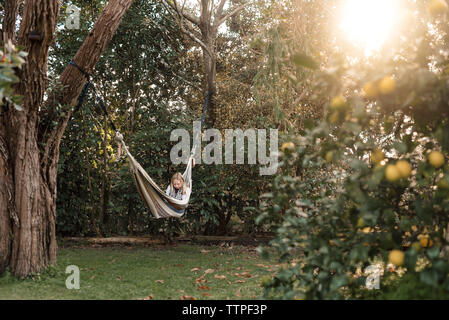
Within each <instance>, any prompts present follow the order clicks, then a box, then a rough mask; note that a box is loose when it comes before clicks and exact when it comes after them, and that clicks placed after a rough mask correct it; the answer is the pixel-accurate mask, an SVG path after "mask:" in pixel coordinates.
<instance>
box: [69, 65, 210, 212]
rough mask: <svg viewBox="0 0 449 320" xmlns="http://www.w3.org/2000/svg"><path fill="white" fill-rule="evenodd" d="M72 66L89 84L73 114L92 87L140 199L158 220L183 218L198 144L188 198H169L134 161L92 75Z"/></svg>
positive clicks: (188, 173) (189, 171)
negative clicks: (97, 89)
mask: <svg viewBox="0 0 449 320" xmlns="http://www.w3.org/2000/svg"><path fill="white" fill-rule="evenodd" d="M70 65H73V66H74V67H76V68H77V69H78V70H79V71H80V72H81V73H82V74H83V75H84V76H85V77H86V79H87V83H86V85H85V86H84V88H83V90H82V92H81V95H80V96H79V98H78V105H77V106H76V108H75V110H74V112H73V113H75V112H76V111H77V110H78V109H79V108H80V107H81V105H82V104H83V100H84V98H85V96H86V94H87V92H88V90H89V88H90V87H92V88H93V92H94V94H95V96H96V98H97V101H98V103H99V105H100V107H101V109H102V110H103V112H104V113H105V115H106V117H107V118H108V119H109V122H110V123H111V126H112V129H114V131H115V132H116V136H115V140H116V141H117V143H118V144H119V146H121V147H123V149H124V150H125V152H126V154H127V156H128V160H129V167H130V170H131V174H132V176H133V178H134V182H135V183H136V187H137V190H138V191H139V194H140V197H141V198H142V200H143V202H144V203H145V205H146V207H147V208H148V209H149V210H150V211H151V213H152V214H153V215H154V216H155V217H156V218H158V219H159V218H169V217H176V218H181V217H182V216H183V215H184V213H185V209H186V208H187V206H188V204H189V199H190V194H191V192H192V161H194V154H195V150H196V147H197V146H196V144H195V145H194V146H193V148H192V152H191V153H190V157H189V159H188V162H187V167H186V170H185V171H184V173H183V175H182V176H183V178H184V182H185V185H186V186H187V187H188V192H187V194H186V195H187V197H186V198H185V199H184V200H178V199H176V198H173V197H170V196H168V195H167V194H166V193H165V192H164V191H163V190H162V189H161V188H159V186H158V185H157V184H156V183H155V182H154V180H153V179H151V177H150V176H149V175H148V173H147V172H146V171H145V170H144V169H143V168H142V166H141V165H140V164H139V163H138V162H137V161H136V159H134V157H133V156H132V154H131V153H130V152H129V150H128V147H127V146H126V144H125V142H124V140H123V135H122V134H121V133H120V132H119V131H118V130H117V128H116V127H115V125H114V122H113V121H112V120H111V118H110V117H109V114H108V112H107V110H106V107H105V105H104V103H103V100H102V99H101V98H100V96H99V95H98V94H97V92H96V90H95V86H94V84H93V83H92V82H91V81H90V75H89V74H87V73H86V72H85V71H84V70H83V69H81V68H80V67H79V66H78V65H77V64H76V63H75V62H74V61H73V60H72V61H70ZM209 97H210V93H209V94H208V95H207V97H206V102H205V103H204V107H203V113H202V115H201V120H200V128H201V123H202V122H203V119H204V115H205V113H206V108H207V105H208V101H209ZM193 141H194V143H195V142H196V141H198V139H196V138H195V139H194V140H193Z"/></svg>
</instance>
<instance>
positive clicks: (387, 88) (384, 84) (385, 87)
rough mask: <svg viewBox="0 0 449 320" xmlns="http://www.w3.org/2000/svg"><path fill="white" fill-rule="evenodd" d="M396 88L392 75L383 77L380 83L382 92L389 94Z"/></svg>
mask: <svg viewBox="0 0 449 320" xmlns="http://www.w3.org/2000/svg"><path fill="white" fill-rule="evenodd" d="M395 88H396V83H395V81H394V79H393V78H392V77H390V76H387V77H385V78H383V79H382V80H381V81H380V83H379V91H380V93H382V94H389V93H392V92H393V91H394V89H395Z"/></svg>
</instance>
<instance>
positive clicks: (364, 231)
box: [362, 227, 374, 233]
mask: <svg viewBox="0 0 449 320" xmlns="http://www.w3.org/2000/svg"><path fill="white" fill-rule="evenodd" d="M373 231H374V229H371V228H370V227H365V228H363V229H362V232H363V233H370V232H373Z"/></svg>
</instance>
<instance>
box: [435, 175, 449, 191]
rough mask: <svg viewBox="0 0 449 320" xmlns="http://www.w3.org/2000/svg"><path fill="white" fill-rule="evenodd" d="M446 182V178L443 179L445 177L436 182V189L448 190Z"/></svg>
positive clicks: (448, 186)
mask: <svg viewBox="0 0 449 320" xmlns="http://www.w3.org/2000/svg"><path fill="white" fill-rule="evenodd" d="M447 181H448V179H447V178H446V179H445V177H443V178H441V179H440V180H439V181H438V184H437V185H438V189H441V190H448V189H449V183H448V182H447Z"/></svg>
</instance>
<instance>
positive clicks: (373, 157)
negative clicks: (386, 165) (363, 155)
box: [371, 149, 385, 163]
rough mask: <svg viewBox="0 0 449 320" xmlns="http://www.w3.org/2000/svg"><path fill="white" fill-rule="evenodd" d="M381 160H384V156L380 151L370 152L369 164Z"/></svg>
mask: <svg viewBox="0 0 449 320" xmlns="http://www.w3.org/2000/svg"><path fill="white" fill-rule="evenodd" d="M383 159H385V154H384V153H383V152H382V150H380V149H374V150H373V151H372V152H371V162H373V163H379V162H381V161H382V160H383Z"/></svg>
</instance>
